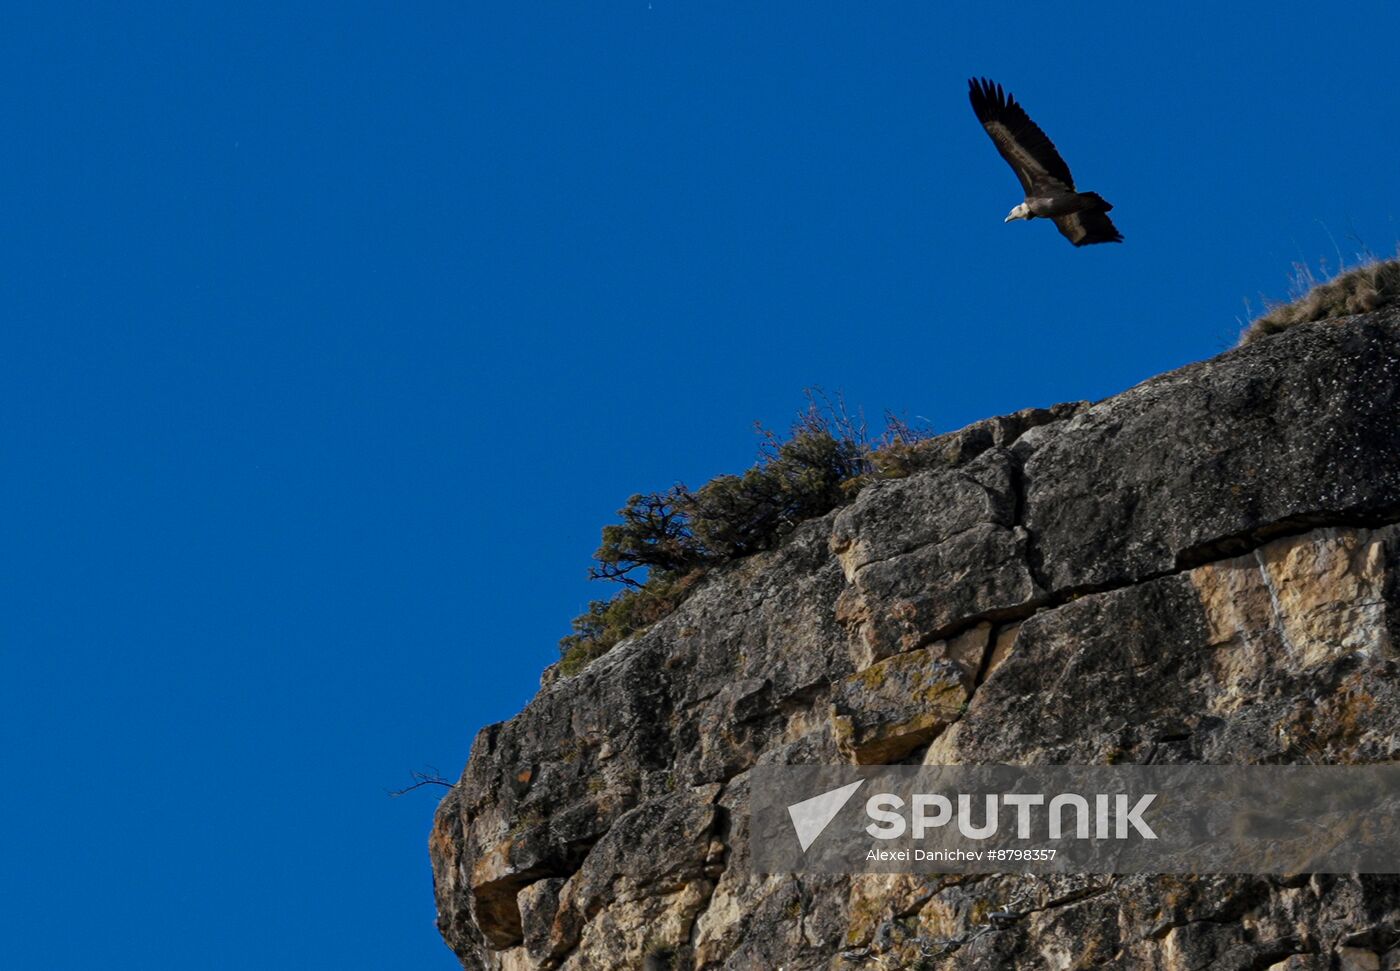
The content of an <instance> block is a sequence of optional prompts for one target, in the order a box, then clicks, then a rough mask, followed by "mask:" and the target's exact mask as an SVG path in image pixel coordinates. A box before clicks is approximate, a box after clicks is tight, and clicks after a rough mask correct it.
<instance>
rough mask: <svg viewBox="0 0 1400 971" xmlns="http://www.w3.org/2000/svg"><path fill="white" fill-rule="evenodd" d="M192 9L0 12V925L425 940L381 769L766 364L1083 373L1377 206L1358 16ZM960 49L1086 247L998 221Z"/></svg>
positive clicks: (1172, 9) (42, 941)
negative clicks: (1016, 115)
mask: <svg viewBox="0 0 1400 971" xmlns="http://www.w3.org/2000/svg"><path fill="white" fill-rule="evenodd" d="M196 6H197V8H198V9H192V8H191V7H190V6H189V5H184V4H170V5H167V6H160V7H158V6H157V5H154V4H128V5H123V6H107V5H101V4H82V5H76V4H75V5H71V6H60V5H56V4H55V5H42V6H41V5H33V6H30V7H29V8H28V9H21V8H19V7H12V8H10V9H8V10H7V14H6V18H5V24H4V30H3V32H0V73H3V85H0V91H3V94H0V99H3V106H4V107H3V118H4V133H3V135H4V137H3V140H0V184H3V186H4V192H3V206H2V207H0V247H3V250H4V253H3V258H4V259H3V265H4V268H3V271H0V281H3V300H4V302H3V306H4V315H5V318H6V319H5V324H4V328H3V346H0V369H3V374H2V375H0V379H2V380H0V395H3V397H4V402H3V404H4V415H5V420H4V422H3V424H2V425H0V447H2V448H3V452H2V453H0V454H3V456H4V468H5V472H4V475H3V478H0V490H2V491H0V502H2V503H3V510H4V513H3V517H2V518H0V522H3V535H2V536H0V548H3V550H4V556H3V558H0V564H3V577H0V581H2V582H3V590H4V599H5V606H4V610H3V620H4V628H3V641H2V642H0V652H3V653H2V654H0V719H3V738H4V754H5V780H6V783H7V786H8V791H7V792H6V797H5V799H4V801H3V807H4V808H3V810H0V812H3V814H4V819H3V820H0V834H3V836H2V837H0V839H3V845H4V854H3V859H4V862H5V866H4V867H3V876H0V896H3V899H4V900H5V901H6V903H5V907H4V909H3V913H0V939H3V940H4V941H5V944H4V950H5V954H6V957H5V962H6V965H7V966H8V967H15V968H20V967H23V968H44V969H66V968H83V969H88V968H95V967H104V968H141V969H156V968H160V969H164V968H172V969H174V968H180V969H185V968H196V967H197V968H211V969H223V968H240V969H242V968H247V969H267V968H296V969H304V968H335V969H352V968H355V969H358V968H367V969H368V968H374V969H382V968H391V967H392V968H409V967H412V968H439V969H449V968H452V967H455V962H454V960H453V959H452V957H451V956H450V954H449V953H448V952H447V951H446V949H444V948H443V947H442V945H441V943H440V942H439V940H438V938H437V936H436V933H435V931H434V929H433V924H432V921H433V903H432V897H431V893H430V876H429V869H428V862H427V854H426V848H425V843H426V838H427V831H428V826H429V822H430V819H431V815H432V811H433V807H434V804H435V802H436V799H437V797H438V792H437V791H435V790H430V791H424V792H420V793H416V794H414V795H412V796H409V797H405V798H403V799H398V800H390V799H387V798H386V797H385V795H384V789H385V788H386V787H390V786H395V785H399V784H402V783H404V782H406V781H407V773H408V771H409V770H410V769H413V768H417V767H422V766H425V765H429V764H432V765H436V766H438V767H439V768H441V769H442V770H443V771H444V772H446V773H448V774H449V775H452V776H454V777H455V776H456V774H457V773H458V772H459V771H460V769H461V766H462V763H463V762H464V760H465V759H466V756H467V753H468V748H469V746H470V742H471V739H472V737H473V735H474V734H475V733H476V731H477V729H479V728H480V727H481V726H482V725H484V724H486V723H489V722H492V721H495V720H499V719H502V718H505V717H508V716H510V715H511V714H512V713H513V712H515V711H516V710H517V709H518V708H519V707H520V706H521V705H522V704H523V703H524V702H525V701H526V700H527V699H528V698H529V697H530V696H531V694H532V693H533V691H534V689H535V687H536V684H537V677H538V674H539V671H540V670H541V669H542V668H543V667H544V666H545V665H546V664H548V663H549V662H550V661H552V660H553V659H554V658H555V656H556V647H555V645H556V641H557V639H558V638H559V636H560V635H561V634H563V633H565V632H566V630H567V626H568V622H569V619H570V617H572V616H573V615H574V614H576V613H578V612H579V611H580V610H581V609H582V607H583V606H584V605H585V603H586V601H587V600H588V599H589V598H590V597H595V596H598V595H599V594H600V593H601V592H603V591H600V590H599V589H598V588H596V587H591V586H590V585H589V584H588V583H587V582H586V581H585V579H584V573H585V568H586V566H587V562H588V557H589V554H590V553H591V552H592V550H593V549H594V547H595V545H596V542H597V538H598V530H599V527H600V526H601V525H602V524H603V523H604V522H606V521H608V520H609V518H610V516H611V515H612V514H613V512H614V511H615V510H616V509H617V508H618V506H620V505H621V504H622V502H623V501H624V500H625V499H626V497H627V495H628V494H629V493H631V492H634V491H639V490H647V489H657V488H663V487H665V486H667V485H669V484H671V483H672V482H674V481H675V480H677V479H683V480H685V481H688V482H690V483H692V484H698V483H699V482H702V481H703V480H705V479H706V478H708V477H709V476H711V475H714V474H716V473H719V472H722V471H736V470H739V469H741V468H742V467H744V466H745V465H746V464H747V463H748V462H749V461H750V460H751V459H752V457H753V449H754V445H755V441H754V438H753V435H752V433H751V430H750V426H751V422H752V421H753V420H755V419H760V420H763V421H764V422H766V423H768V424H770V425H782V424H783V423H784V422H785V421H786V419H787V418H788V417H789V416H790V415H791V414H792V413H793V412H794V411H795V410H796V409H797V407H798V406H799V405H800V403H801V391H802V389H803V387H804V386H808V385H821V386H824V387H826V388H828V389H831V390H840V391H843V392H844V394H845V396H846V397H847V399H848V400H849V401H850V402H852V403H853V404H857V405H861V406H864V407H865V408H866V409H868V410H869V411H871V412H873V413H878V412H880V411H881V410H882V409H885V408H891V409H895V410H896V411H901V412H905V413H907V414H908V415H910V416H915V415H918V416H925V417H927V418H928V419H930V420H931V421H932V422H933V423H934V425H935V426H936V427H937V428H939V429H944V430H946V429H951V428H954V427H957V426H959V425H961V424H964V423H966V422H968V421H971V420H974V419H976V418H980V417H984V416H986V415H990V414H995V413H1000V412H1006V411H1010V410H1013V409H1017V408H1022V407H1026V406H1029V405H1044V404H1050V403H1052V402H1056V401H1061V400H1067V399H1076V398H1095V397H1100V396H1104V395H1108V394H1110V393H1113V392H1115V391H1118V390H1120V389H1122V388H1125V387H1127V386H1129V385H1131V384H1133V383H1135V382H1137V381H1139V380H1142V379H1143V378H1146V377H1148V376H1150V375H1152V374H1154V373H1157V372H1160V371H1163V370H1165V369H1168V368H1171V367H1174V366H1177V365H1180V364H1183V363H1186V362H1188V361H1193V360H1197V359H1199V358H1202V357H1206V356H1209V355H1211V354H1213V353H1215V352H1217V351H1219V350H1221V349H1223V348H1224V347H1225V346H1227V345H1228V344H1229V343H1230V342H1231V341H1232V340H1233V337H1234V335H1235V333H1236V332H1237V330H1238V327H1239V318H1240V317H1241V316H1242V315H1243V313H1244V309H1243V301H1244V299H1246V298H1249V299H1251V300H1253V301H1254V303H1255V306H1256V307H1258V305H1259V303H1258V299H1259V295H1260V294H1261V293H1263V294H1266V295H1271V296H1282V295H1283V293H1284V291H1285V288H1286V285H1287V279H1288V272H1289V266H1290V263H1292V262H1293V261H1294V260H1298V259H1313V260H1315V259H1317V258H1326V259H1328V260H1329V261H1332V262H1335V259H1336V252H1337V250H1338V249H1340V250H1341V252H1342V253H1343V254H1344V255H1348V256H1349V255H1351V254H1352V253H1354V252H1355V250H1356V249H1357V246H1356V245H1355V244H1354V243H1353V242H1352V241H1351V240H1349V239H1348V238H1347V237H1348V235H1349V234H1355V235H1356V236H1358V237H1359V238H1361V239H1362V240H1364V241H1365V242H1366V243H1367V244H1368V245H1369V246H1370V247H1372V248H1373V249H1376V250H1381V251H1384V250H1389V249H1391V248H1392V247H1393V246H1394V243H1395V240H1396V238H1397V237H1400V224H1397V219H1400V203H1397V202H1396V195H1395V193H1396V187H1397V180H1396V167H1395V166H1396V163H1395V148H1396V131H1397V120H1400V86H1397V85H1396V83H1395V74H1394V63H1393V58H1392V57H1390V56H1388V54H1387V49H1388V48H1387V45H1388V44H1389V40H1386V39H1388V38H1393V37H1395V36H1397V35H1400V8H1397V7H1395V6H1394V5H1393V4H1380V3H1376V4H1365V3H1353V4H1348V5H1347V6H1346V9H1345V10H1344V11H1340V12H1333V11H1331V10H1329V9H1328V8H1327V6H1326V5H1324V4H1317V3H1309V4H1306V5H1299V6H1296V7H1289V5H1287V4H1279V3H1268V4H1258V5H1254V6H1252V7H1246V6H1245V5H1229V7H1228V9H1227V8H1226V7H1225V5H1220V4H1209V5H1201V6H1199V7H1196V8H1194V10H1193V9H1188V8H1182V7H1179V6H1178V5H1175V4H1172V5H1158V6H1157V7H1154V8H1153V9H1151V10H1149V9H1147V7H1146V6H1145V5H1131V7H1129V5H1124V4H1114V5H1112V6H1109V7H1105V8H1098V9H1095V8H1090V7H1087V6H1076V5H1072V6H1070V7H1066V8H1057V9H1056V12H1055V14H1054V15H1053V16H1039V15H1037V16H1036V17H1035V18H1034V22H1032V20H1031V18H1030V17H1029V16H1025V15H1023V12H1022V10H1021V8H1017V7H1014V6H1012V5H1009V4H1003V5H988V4H956V5H955V4H942V3H940V4H933V3H917V4H915V3H900V4H894V3H890V4H878V5H876V4H870V5H856V4H847V3H841V4H819V3H801V4H798V3H769V2H764V3H757V4H753V3H745V4H734V5H726V4H717V3H704V4H701V3H697V2H688V3H676V2H671V0H650V2H648V0H633V2H619V3H608V4H601V5H600V4H592V3H590V4H574V5H563V4H555V3H548V4H538V3H534V4H521V3H499V4H489V5H488V4H470V5H468V4H450V5H403V4H393V5H390V4H385V5H382V6H374V7H369V6H364V5H361V4H344V3H336V4H321V5H315V6H306V5H297V4H282V3H278V4H253V3H249V4H231V5H223V6H224V7H225V9H223V10H215V9H214V8H213V5H196ZM989 7H991V8H997V9H999V10H1000V11H1001V12H997V10H989ZM1036 9H1041V8H1040V7H1038V6H1037V8H1036ZM1124 11H1130V12H1127V13H1125V12H1124ZM973 74H985V75H988V76H990V77H993V78H995V79H998V80H1000V81H1002V82H1003V83H1004V84H1006V85H1007V86H1008V87H1009V88H1010V89H1011V90H1013V91H1014V92H1015V93H1016V94H1017V96H1018V97H1019V98H1020V99H1021V100H1022V102H1023V103H1024V104H1025V105H1026V106H1027V107H1028V109H1029V110H1030V112H1031V114H1032V116H1033V117H1034V118H1035V119H1036V120H1038V121H1039V122H1040V123H1041V125H1042V126H1043V127H1045V128H1046V130H1047V131H1048V132H1049V133H1050V135H1051V137H1052V138H1054V139H1055V141H1056V142H1057V143H1058V145H1059V147H1060V149H1061V151H1062V152H1063V153H1064V155H1065V156H1066V158H1067V160H1068V161H1069V163H1070V165H1071V166H1072V167H1073V169H1074V171H1075V174H1076V176H1077V177H1078V178H1079V181H1080V183H1081V186H1082V187H1084V188H1089V189H1094V190H1097V191H1099V192H1101V193H1102V194H1103V195H1104V196H1106V197H1107V198H1109V199H1110V200H1112V201H1113V202H1114V203H1115V204H1116V206H1117V208H1116V210H1115V212H1114V218H1115V219H1116V220H1117V222H1118V225H1119V227H1120V228H1121V230H1122V231H1123V233H1124V235H1125V236H1126V237H1127V242H1126V243H1124V244H1123V245H1121V246H1099V247H1094V248H1091V249H1086V250H1075V249H1073V248H1072V247H1071V246H1070V245H1069V244H1068V243H1066V242H1065V241H1064V240H1063V239H1061V238H1060V237H1059V236H1058V234H1057V233H1055V231H1054V229H1053V227H1051V226H1049V225H1046V224H1043V223H1031V224H1024V223H1016V224H1012V225H1003V224H1002V217H1003V216H1004V215H1005V214H1006V212H1007V210H1009V209H1010V208H1011V206H1012V205H1013V204H1014V203H1016V202H1017V201H1019V195H1018V187H1017V185H1016V182H1015V180H1014V178H1013V177H1012V175H1011V172H1010V171H1009V170H1008V169H1007V168H1006V167H1005V165H1004V164H1003V163H1002V162H1001V160H1000V159H999V158H998V157H997V156H996V154H995V152H994V150H993V148H992V146H991V144H990V142H988V140H987V138H986V136H985V135H984V134H983V133H982V131H981V129H980V128H979V127H978V126H977V124H976V122H975V120H974V118H973V116H972V112H971V110H970V109H969V107H968V105H967V100H966V78H967V77H968V76H969V75H973ZM1334 239H1335V241H1336V242H1335V244H1334V242H1333V240H1334Z"/></svg>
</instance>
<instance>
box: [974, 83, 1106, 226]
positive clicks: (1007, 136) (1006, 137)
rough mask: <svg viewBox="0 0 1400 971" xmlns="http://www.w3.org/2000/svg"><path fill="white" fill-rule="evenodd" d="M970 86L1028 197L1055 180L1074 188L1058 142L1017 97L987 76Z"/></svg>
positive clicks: (983, 118)
mask: <svg viewBox="0 0 1400 971" xmlns="http://www.w3.org/2000/svg"><path fill="white" fill-rule="evenodd" d="M967 85H968V89H969V90H968V97H969V98H970V99H971V100H972V110H973V111H975V112H976V113H977V120H978V121H980V122H981V123H982V127H983V128H985V129H987V134H988V135H991V136H992V141H993V143H995V144H996V147H997V151H998V152H1000V153H1001V157H1002V158H1004V159H1006V161H1007V164H1009V165H1010V166H1011V168H1012V171H1014V172H1015V173H1016V178H1018V179H1020V180H1021V188H1023V189H1024V190H1025V191H1026V195H1027V196H1029V195H1030V194H1031V192H1032V190H1034V189H1036V188H1042V187H1050V188H1053V187H1054V186H1053V183H1059V184H1060V185H1062V186H1064V187H1065V188H1066V189H1073V188H1074V176H1072V175H1070V174H1069V166H1068V165H1066V164H1065V160H1064V159H1062V158H1060V153H1059V152H1057V151H1055V143H1054V142H1052V141H1050V139H1049V138H1048V137H1047V136H1046V134H1045V132H1043V131H1041V130H1040V126H1038V125H1037V124H1036V123H1035V122H1033V121H1031V119H1030V116H1029V115H1027V114H1026V112H1025V110H1024V109H1023V108H1022V107H1021V106H1020V105H1019V104H1017V103H1016V99H1015V98H1014V97H1012V96H1011V95H1008V94H1006V93H1005V92H1004V91H1002V89H1001V85H1000V84H996V83H995V82H992V81H988V80H987V79H986V78H973V79H971V80H969V81H968V82H967ZM1106 221H1107V220H1105V222H1106ZM1061 231H1062V232H1063V229H1061Z"/></svg>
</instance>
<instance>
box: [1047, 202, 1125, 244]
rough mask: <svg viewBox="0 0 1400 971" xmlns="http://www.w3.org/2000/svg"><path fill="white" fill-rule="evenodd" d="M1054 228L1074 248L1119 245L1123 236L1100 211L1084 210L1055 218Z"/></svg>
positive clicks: (1106, 215)
mask: <svg viewBox="0 0 1400 971" xmlns="http://www.w3.org/2000/svg"><path fill="white" fill-rule="evenodd" d="M1055 228H1056V229H1058V230H1059V231H1060V233H1061V234H1062V235H1063V236H1064V237H1065V239H1067V240H1069V241H1070V242H1071V243H1073V244H1074V245H1075V246H1088V245H1089V244H1090V243H1121V242H1123V234H1122V233H1120V232H1118V229H1117V227H1115V226H1114V225H1113V220H1111V219H1109V218H1108V213H1106V212H1104V211H1103V210H1102V209H1084V210H1082V211H1080V212H1072V213H1070V214H1069V215H1068V216H1056V217H1055Z"/></svg>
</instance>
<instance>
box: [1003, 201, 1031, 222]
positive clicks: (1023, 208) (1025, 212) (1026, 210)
mask: <svg viewBox="0 0 1400 971" xmlns="http://www.w3.org/2000/svg"><path fill="white" fill-rule="evenodd" d="M1029 218H1031V210H1030V207H1029V206H1027V205H1026V204H1025V203H1024V202H1023V203H1021V204H1020V205H1019V206H1017V207H1016V208H1015V209H1012V210H1011V211H1010V212H1009V213H1007V214H1006V218H1005V219H1003V220H1002V222H1004V223H1009V222H1012V221H1014V220H1017V219H1029Z"/></svg>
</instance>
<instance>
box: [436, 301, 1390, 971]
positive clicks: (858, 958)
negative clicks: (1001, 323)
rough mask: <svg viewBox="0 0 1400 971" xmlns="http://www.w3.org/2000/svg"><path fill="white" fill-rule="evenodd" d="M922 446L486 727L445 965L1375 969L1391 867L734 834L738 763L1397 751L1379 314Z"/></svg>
mask: <svg viewBox="0 0 1400 971" xmlns="http://www.w3.org/2000/svg"><path fill="white" fill-rule="evenodd" d="M939 447H940V448H941V454H942V456H943V465H942V466H941V467H939V468H935V469H933V470H930V471H925V472H920V473H918V474H916V475H913V476H910V477H909V478H905V479H899V480H892V481H887V482H882V483H879V484H877V485H875V486H872V487H870V488H867V489H865V490H864V491H862V492H861V493H860V495H859V497H858V498H857V499H856V500H855V501H854V502H853V503H852V504H850V505H848V506H846V507H844V508H841V509H838V510H836V511H834V512H832V513H830V514H828V515H826V516H824V517H822V518H821V519H817V520H812V521H810V522H807V523H805V524H803V525H802V526H801V527H799V528H798V529H797V531H796V532H795V533H794V534H793V535H792V536H790V537H789V538H788V539H787V540H786V541H785V542H784V543H783V544H782V546H781V547H780V548H778V549H776V550H774V551H772V552H769V553H764V554H759V555H756V556H752V557H749V558H747V559H745V560H742V561H740V562H737V563H735V564H733V565H731V566H729V567H727V568H725V569H723V570H720V571H717V572H716V574H715V575H713V576H711V577H710V578H709V579H707V580H706V581H705V583H704V585H703V587H702V588H700V589H699V590H697V591H696V592H695V593H694V594H693V595H692V596H691V597H690V598H689V599H688V600H687V601H686V602H685V603H684V604H683V605H682V606H681V607H680V609H678V610H677V611H676V612H675V613H674V614H672V615H671V616H669V617H667V618H666V619H664V620H662V621H661V622H659V623H657V624H656V625H655V626H653V627H652V628H650V629H649V630H647V631H646V632H645V633H643V634H641V635H639V636H637V637H635V638H632V639H631V640H628V641H626V642H624V643H622V644H621V645H619V646H618V647H616V648H615V649H613V650H612V651H611V652H610V653H608V654H607V655H605V656H603V657H602V658H600V659H599V660H597V661H595V662H594V663H593V664H592V665H591V666H589V667H588V668H587V669H585V670H584V671H582V672H581V673H579V674H577V675H575V676H573V677H558V676H556V677H553V678H550V679H547V683H546V685H545V687H544V688H542V690H541V691H540V693H539V694H538V695H537V696H536V697H535V699H534V700H533V701H531V702H530V704H529V705H528V706H526V708H525V710H524V711H522V712H521V713H520V714H519V715H517V716H516V717H515V718H513V719H511V720H510V721H507V722H504V723H501V724H497V725H492V726H489V727H487V728H485V729H483V730H482V731H481V733H480V734H479V735H478V736H477V738H476V741H475V744H474V745H473V747H472V752H471V758H470V760H469V762H468V763H467V766H466V769H465V771H464V773H463V775H462V778H461V780H460V782H459V783H458V784H457V785H456V786H455V787H454V788H453V789H452V790H451V792H450V793H449V794H448V795H447V797H446V798H445V799H444V800H443V802H442V804H441V806H440V807H439V808H438V812H437V817H436V820H435V823H434V827H433V832H432V836H431V840H430V850H431V856H432V863H433V870H434V876H435V887H436V894H437V904H438V924H439V928H440V929H441V931H442V934H443V937H444V939H445V940H446V942H447V944H448V945H449V946H450V947H451V948H452V949H453V950H454V951H455V952H456V953H457V955H458V956H459V958H460V959H461V961H462V964H463V966H464V967H465V968H469V969H534V968H560V969H569V971H584V969H598V971H615V969H621V968H643V969H647V971H662V969H674V971H681V969H719V968H726V969H742V971H748V969H763V971H771V969H776V968H783V969H786V971H806V969H857V968H861V969H866V968H876V969H932V968H988V969H992V968H998V969H999V968H1009V967H1023V968H1090V967H1105V966H1107V967H1123V968H1162V969H1186V968H1205V967H1211V968H1239V969H1258V971H1263V969H1267V968H1274V969H1304V968H1357V969H1362V968H1400V875H1397V876H1363V877H1357V876H1340V877H1338V876H1318V875H1315V876H1309V875H1299V876H1296V877H1264V876H1250V875H1230V876H1209V877H1180V876H1131V877H1128V876H1124V877H1113V876H1107V875H1105V876H1052V877H1033V876H1021V875H992V876H984V875H950V876H943V877H933V876H927V875H918V876H915V875H900V876H891V875H874V874H872V875H868V876H855V877H848V876H821V877H816V876H802V877H797V876H791V875H789V876H755V875H754V874H753V873H752V872H751V868H750V867H749V865H748V860H747V856H748V840H747V834H746V812H747V810H746V804H747V779H748V770H749V769H751V768H752V767H753V766H755V765H758V764H764V763H806V762H835V761H850V762H857V763H867V764H879V763H891V762H899V761H905V762H915V763H917V762H924V763H929V764H957V763H980V762H1011V763H1076V764H1100V763H1109V762H1116V763H1171V762H1203V763H1226V764H1229V763H1271V762H1272V763H1278V762H1283V763H1292V762H1326V763H1358V762H1379V761H1394V760H1396V758H1397V754H1400V689H1397V681H1396V677H1395V675H1396V672H1397V661H1400V653H1398V649H1400V526H1397V525H1396V524H1397V523H1400V312H1395V311H1384V312H1380V313H1374V314H1368V315H1363V316H1360V317H1353V318H1348V319H1346V320H1343V321H1340V322H1326V323H1320V324H1307V325H1301V326H1298V327H1295V328H1293V329H1291V330H1288V331H1287V332H1284V333H1282V334H1279V335H1277V336H1273V337H1268V338H1263V339H1260V340H1257V341H1254V342H1252V343H1250V344H1248V345H1246V346H1244V347H1241V348H1239V349H1236V350H1234V351H1231V352H1229V353H1226V354H1223V355H1221V356H1220V357H1217V358H1214V359H1211V360H1208V361H1204V362H1202V363H1199V364H1194V365H1191V366H1188V367H1185V368H1181V369H1180V370H1177V371H1173V372H1171V373H1168V374H1164V375H1161V376H1159V377H1156V378H1153V379H1151V380H1149V381H1146V382H1144V383H1142V384H1140V385H1138V386H1137V387H1135V388H1132V389H1131V390H1128V391H1125V392H1123V393H1122V394H1119V395H1117V396H1115V397H1112V398H1109V399H1107V400H1105V401H1101V402H1099V403H1097V404H1086V403H1085V404H1071V405H1061V406H1057V407H1055V408H1049V409H1038V410H1031V411H1026V412H1020V413H1018V414H1016V415H1011V416H1006V417H1002V418H993V419H989V420H987V421H983V422H979V423H977V424H975V425H972V426H970V427H968V428H966V429H963V430H961V431H959V432H954V433H951V434H949V435H946V436H943V437H942V438H941V439H940V440H939ZM997 911H1007V912H1010V913H1011V914H1013V915H1014V916H1012V917H1010V918H1004V919H1000V920H996V921H993V920H992V919H991V918H990V917H989V915H990V914H992V913H993V912H997Z"/></svg>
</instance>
